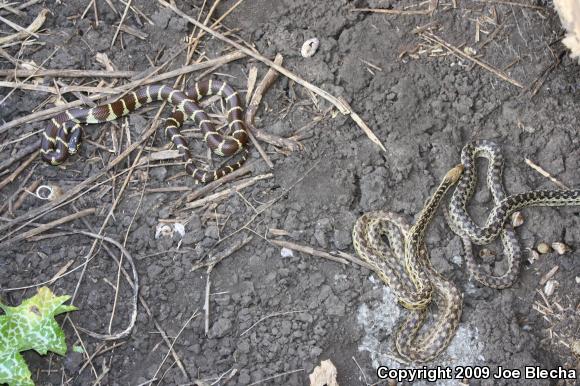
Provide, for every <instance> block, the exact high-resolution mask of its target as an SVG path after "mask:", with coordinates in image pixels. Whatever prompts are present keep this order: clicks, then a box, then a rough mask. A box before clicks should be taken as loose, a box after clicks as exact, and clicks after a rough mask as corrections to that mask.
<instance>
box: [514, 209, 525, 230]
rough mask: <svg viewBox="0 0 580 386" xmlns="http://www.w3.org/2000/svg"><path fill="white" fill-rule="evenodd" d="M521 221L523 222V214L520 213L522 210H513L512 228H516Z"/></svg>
mask: <svg viewBox="0 0 580 386" xmlns="http://www.w3.org/2000/svg"><path fill="white" fill-rule="evenodd" d="M523 223H524V215H523V214H522V212H514V213H513V214H512V226H513V227H514V228H517V227H519V226H520V225H522V224H523Z"/></svg>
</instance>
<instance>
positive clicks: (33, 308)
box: [0, 287, 77, 386]
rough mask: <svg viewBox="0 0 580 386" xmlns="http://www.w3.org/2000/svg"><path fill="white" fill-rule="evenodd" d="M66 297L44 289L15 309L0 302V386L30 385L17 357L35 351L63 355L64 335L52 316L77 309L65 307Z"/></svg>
mask: <svg viewBox="0 0 580 386" xmlns="http://www.w3.org/2000/svg"><path fill="white" fill-rule="evenodd" d="M69 299H70V296H66V295H65V296H54V294H53V293H52V291H51V290H50V289H48V288H47V287H42V288H40V289H39V290H38V294H36V295H34V296H33V297H31V298H29V299H26V300H24V301H23V302H22V304H20V305H19V306H17V307H10V306H6V305H4V304H2V303H0V308H2V310H4V315H0V384H2V383H8V385H10V386H21V385H25V386H28V385H34V383H33V382H32V378H31V373H30V370H28V367H27V365H26V362H25V361H24V358H22V356H21V355H20V353H21V352H22V351H26V350H35V351H36V352H38V353H39V354H41V355H46V353H47V352H48V351H52V352H55V353H57V354H59V355H64V354H65V353H66V341H65V337H64V332H63V331H62V329H61V328H60V326H59V325H58V323H57V322H56V320H54V317H55V316H56V315H59V314H62V313H64V312H69V311H74V310H77V308H76V307H74V306H70V305H65V304H64V303H65V302H66V301H68V300H69Z"/></svg>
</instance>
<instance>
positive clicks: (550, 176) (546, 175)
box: [525, 158, 570, 189]
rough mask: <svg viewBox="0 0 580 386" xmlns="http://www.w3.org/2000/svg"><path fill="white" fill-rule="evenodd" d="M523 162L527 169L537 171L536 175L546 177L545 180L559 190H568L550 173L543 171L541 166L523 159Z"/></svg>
mask: <svg viewBox="0 0 580 386" xmlns="http://www.w3.org/2000/svg"><path fill="white" fill-rule="evenodd" d="M525 161H526V164H527V165H528V166H529V167H531V168H532V169H534V170H535V171H537V172H538V173H540V174H541V175H543V176H544V177H546V178H547V179H549V180H550V181H552V182H553V183H554V184H555V185H556V186H558V187H559V188H562V189H570V188H569V187H568V186H566V185H564V184H563V183H561V182H560V181H558V180H557V179H556V178H554V177H552V175H551V174H550V173H548V172H547V171H545V170H544V169H543V168H542V167H541V166H539V165H537V164H535V163H534V162H533V161H532V160H530V159H528V158H525Z"/></svg>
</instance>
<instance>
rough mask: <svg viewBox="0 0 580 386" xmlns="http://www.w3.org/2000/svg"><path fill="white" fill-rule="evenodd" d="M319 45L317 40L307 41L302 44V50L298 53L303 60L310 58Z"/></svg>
mask: <svg viewBox="0 0 580 386" xmlns="http://www.w3.org/2000/svg"><path fill="white" fill-rule="evenodd" d="M319 45H320V40H318V39H317V38H312V39H308V40H306V41H305V42H304V44H302V49H301V50H300V53H301V54H302V56H303V57H304V58H310V57H312V56H313V55H314V54H315V53H316V51H317V50H318V46H319Z"/></svg>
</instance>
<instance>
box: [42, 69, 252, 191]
mask: <svg viewBox="0 0 580 386" xmlns="http://www.w3.org/2000/svg"><path fill="white" fill-rule="evenodd" d="M213 94H216V95H219V96H221V97H223V98H224V99H225V101H226V104H227V106H228V110H227V117H228V122H229V123H228V130H229V132H230V134H221V133H220V132H219V131H217V130H216V129H215V127H214V126H213V124H212V123H211V122H210V119H209V117H208V116H207V114H206V113H205V112H204V111H203V110H202V108H201V107H200V106H199V105H198V104H197V103H196V101H198V100H200V99H201V98H202V97H203V96H206V95H208V96H209V95H213ZM154 101H167V102H169V103H170V104H171V105H173V107H174V112H173V115H172V116H171V118H168V119H167V121H166V123H165V134H166V136H167V137H168V138H169V139H171V141H172V142H173V143H174V144H175V146H176V147H177V148H178V149H179V150H180V151H181V152H182V153H183V159H184V161H185V168H186V172H187V174H189V175H191V176H192V177H193V178H194V180H195V182H196V184H197V183H200V182H201V183H206V182H210V181H214V180H216V179H218V178H220V177H223V176H224V175H226V174H228V173H231V172H233V171H234V170H236V169H238V168H240V167H241V166H242V164H243V163H244V162H245V161H246V159H247V157H248V150H247V147H245V145H246V143H247V141H248V134H247V132H246V129H245V126H244V122H243V114H242V111H243V109H242V106H241V103H240V98H239V97H238V93H237V92H236V91H235V90H234V89H233V88H232V87H230V86H229V85H228V84H227V83H225V82H222V81H219V80H213V79H209V80H206V81H202V82H198V83H195V84H194V85H193V86H192V87H190V88H189V89H188V90H186V91H185V92H181V91H179V90H174V89H173V88H171V87H169V86H165V85H151V86H145V87H142V88H139V89H138V90H136V91H133V92H130V93H128V94H126V95H125V96H123V97H122V98H120V99H118V100H117V101H115V102H112V103H108V104H104V105H100V106H96V107H93V108H88V109H86V108H85V109H82V108H73V109H69V110H66V111H64V112H63V113H61V114H59V115H57V116H56V117H54V118H52V120H51V122H50V125H49V126H48V127H47V128H46V130H45V131H44V132H43V136H42V139H41V145H40V153H41V155H42V159H43V160H44V161H46V162H48V163H50V164H53V165H58V164H61V163H62V162H64V161H65V160H66V159H67V158H68V156H69V155H72V154H75V153H76V152H77V151H78V149H79V146H80V140H81V125H82V124H93V123H102V122H108V121H113V120H115V119H118V118H120V117H122V116H125V115H127V114H129V113H130V112H132V111H135V110H136V109H138V108H139V107H141V106H143V105H145V104H147V103H151V102H154ZM186 120H192V121H194V122H195V123H196V124H197V125H198V126H199V128H200V129H201V131H202V133H203V136H204V137H203V138H204V141H205V142H206V144H207V145H208V146H209V148H210V149H211V150H212V151H213V152H214V153H215V154H217V155H219V156H222V157H224V156H231V155H235V154H238V155H239V156H238V157H237V160H230V161H228V162H227V163H226V164H225V165H223V166H221V167H219V168H217V169H214V170H203V169H201V168H198V167H196V166H195V161H194V160H193V158H192V156H191V151H190V149H189V146H188V144H187V141H186V140H185V137H184V136H183V135H181V133H180V132H179V128H180V127H181V125H182V124H183V122H184V121H186Z"/></svg>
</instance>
